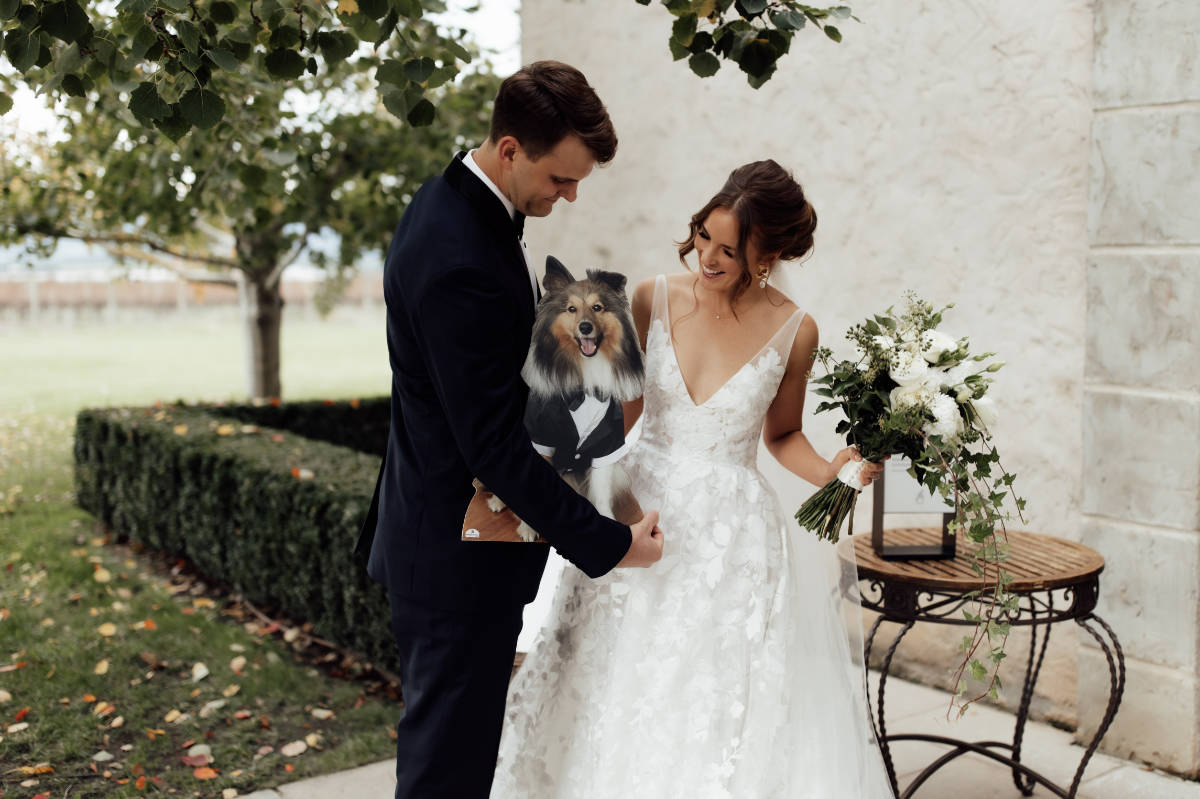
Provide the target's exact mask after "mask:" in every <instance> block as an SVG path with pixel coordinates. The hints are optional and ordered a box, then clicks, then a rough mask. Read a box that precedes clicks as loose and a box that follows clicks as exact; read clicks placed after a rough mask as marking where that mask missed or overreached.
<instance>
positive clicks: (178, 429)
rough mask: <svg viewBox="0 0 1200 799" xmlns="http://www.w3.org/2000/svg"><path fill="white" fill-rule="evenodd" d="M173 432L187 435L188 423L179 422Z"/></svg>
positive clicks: (178, 434)
mask: <svg viewBox="0 0 1200 799" xmlns="http://www.w3.org/2000/svg"><path fill="white" fill-rule="evenodd" d="M172 432H173V433H175V435H177V436H186V435H187V425H186V424H177V425H175V427H174V429H173V430H172Z"/></svg>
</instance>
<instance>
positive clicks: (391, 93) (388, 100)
mask: <svg viewBox="0 0 1200 799" xmlns="http://www.w3.org/2000/svg"><path fill="white" fill-rule="evenodd" d="M383 107H384V108H386V109H387V110H388V113H389V114H391V115H392V116H394V117H396V118H397V119H404V117H405V115H406V114H407V113H408V103H407V101H406V100H405V97H404V92H402V91H399V90H398V89H391V90H388V91H385V92H384V93H383Z"/></svg>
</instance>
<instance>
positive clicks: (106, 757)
mask: <svg viewBox="0 0 1200 799" xmlns="http://www.w3.org/2000/svg"><path fill="white" fill-rule="evenodd" d="M112 759H113V756H112V755H111V754H109V753H108V752H105V751H99V752H97V753H96V754H94V755H92V760H95V761H96V762H97V763H107V762H108V761H110V760H112Z"/></svg>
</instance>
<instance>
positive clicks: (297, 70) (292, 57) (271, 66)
mask: <svg viewBox="0 0 1200 799" xmlns="http://www.w3.org/2000/svg"><path fill="white" fill-rule="evenodd" d="M264 63H265V64H266V67H267V72H270V73H271V74H272V75H274V76H275V77H277V78H298V77H300V76H301V75H303V74H304V67H305V63H304V57H303V56H302V55H300V54H299V53H297V52H296V51H295V50H288V49H286V48H282V49H279V50H272V51H271V52H269V53H267V57H266V59H264Z"/></svg>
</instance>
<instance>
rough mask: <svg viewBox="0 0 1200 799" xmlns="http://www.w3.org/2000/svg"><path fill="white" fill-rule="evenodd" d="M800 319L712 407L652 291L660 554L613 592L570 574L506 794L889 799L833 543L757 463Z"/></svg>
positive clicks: (651, 447)
mask: <svg viewBox="0 0 1200 799" xmlns="http://www.w3.org/2000/svg"><path fill="white" fill-rule="evenodd" d="M803 316H804V314H803V312H802V311H796V312H795V313H794V314H793V315H792V317H791V318H790V319H788V321H787V322H786V323H785V324H784V325H783V326H782V327H781V328H780V329H779V330H778V331H777V332H776V333H775V335H774V336H772V337H771V339H770V340H769V341H768V342H767V343H766V344H765V345H764V346H763V347H762V349H761V350H760V351H759V352H758V354H756V355H755V356H754V357H753V358H751V359H750V361H749V362H747V363H746V364H745V365H744V366H742V368H741V369H740V370H739V371H738V372H736V373H735V374H734V375H733V376H732V377H731V378H729V380H728V381H727V382H726V383H725V384H724V385H723V386H721V388H719V389H718V390H717V392H716V393H715V394H713V395H712V396H711V397H710V398H708V399H707V400H705V401H704V402H703V403H701V404H699V405H697V404H696V403H695V402H694V401H693V400H692V399H691V397H690V395H689V393H688V389H687V386H686V384H685V382H684V379H683V375H682V373H681V372H680V370H679V365H678V363H677V361H676V358H675V352H674V345H673V343H672V341H671V336H670V317H669V313H668V306H667V286H666V279H665V278H664V277H662V276H659V277H658V278H657V279H656V282H655V290H654V302H653V311H652V317H651V323H650V329H649V334H648V336H647V342H646V388H645V403H644V411H643V417H642V421H641V423H640V424H641V425H642V429H641V435H640V438H639V439H638V441H637V442H636V444H635V445H634V447H633V449H632V450H631V452H630V453H629V454H628V455H627V456H626V457H625V458H624V459H623V461H622V462H623V463H624V464H625V465H626V468H627V469H628V470H629V473H630V476H631V478H632V480H633V485H634V487H635V491H636V492H637V494H638V498H639V500H640V502H641V504H642V507H644V508H658V509H660V511H661V514H662V515H661V522H660V525H661V527H662V528H663V530H664V531H665V533H666V546H665V547H664V551H663V557H662V560H661V561H660V562H659V563H657V564H656V565H654V566H652V567H650V568H649V569H617V570H614V571H612V572H610V573H609V574H608V575H605V576H604V577H602V578H600V579H597V580H590V579H588V578H587V576H586V575H584V574H583V573H582V572H580V571H578V570H577V569H575V568H573V567H570V566H568V567H567V568H566V569H565V570H564V571H563V575H562V578H561V580H560V582H559V585H558V589H557V592H556V595H555V599H554V605H553V609H552V610H551V612H550V617H549V620H548V622H547V624H546V625H545V626H544V627H543V628H542V630H541V632H540V634H539V635H538V637H537V639H536V640H535V642H534V645H533V647H532V649H531V651H530V652H529V654H528V656H527V657H526V659H525V661H524V664H523V665H522V667H521V668H520V670H519V671H518V672H517V674H516V676H515V677H514V678H513V681H512V683H511V685H510V688H509V696H508V707H507V711H506V718H505V726H504V732H503V735H502V738H501V745H500V757H499V760H498V764H497V769H496V777H495V782H494V784H493V788H492V792H491V796H492V799H550V798H551V797H560V798H561V799H605V798H606V797H612V798H613V799H617V798H618V797H619V799H643V798H646V799H677V798H678V799H768V798H771V799H773V798H774V797H779V798H780V799H794V798H799V797H806V798H811V799H884V798H885V797H890V796H891V795H892V794H891V791H890V789H889V787H888V783H887V777H886V774H885V772H884V767H883V761H882V759H881V758H880V756H879V753H878V749H877V747H876V745H875V743H874V741H873V740H872V738H871V732H870V728H869V725H868V723H867V718H866V706H865V700H864V699H863V674H864V672H863V669H862V665H861V662H860V663H858V664H856V663H855V660H854V658H853V657H852V654H851V653H852V652H853V651H854V649H853V647H852V646H851V643H850V638H849V637H848V634H847V629H848V626H847V624H846V623H845V622H844V620H843V610H844V606H843V599H842V596H841V593H840V592H839V588H838V565H837V562H836V561H837V558H836V555H835V553H834V548H833V547H832V546H830V545H829V544H828V543H826V542H822V541H818V540H817V539H816V537H815V536H813V535H812V534H811V533H808V532H806V531H804V530H801V529H800V528H799V527H797V525H796V524H795V522H794V521H793V520H792V519H791V518H790V517H786V516H785V515H784V514H783V512H782V511H781V508H780V505H779V501H778V498H777V497H776V495H775V493H774V491H773V490H772V489H771V487H770V486H769V485H768V484H767V482H766V480H765V478H764V477H763V476H762V474H761V473H760V472H759V471H758V470H757V468H756V465H755V462H756V459H757V455H758V440H759V437H760V435H761V430H762V424H763V419H764V417H765V415H766V412H767V408H768V406H770V404H771V401H772V399H773V398H774V397H775V393H776V391H777V390H778V387H779V383H780V380H781V379H782V377H783V372H784V367H785V365H786V363H787V359H788V353H789V351H790V348H791V343H792V340H793V339H794V338H795V334H796V330H797V328H798V327H799V325H800V322H801V320H802V319H803ZM851 610H852V611H854V612H856V611H857V607H856V606H855V607H852V608H851ZM857 623H858V621H857V617H854V620H853V624H857ZM858 651H859V652H861V650H858ZM859 660H861V657H860V658H859Z"/></svg>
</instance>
